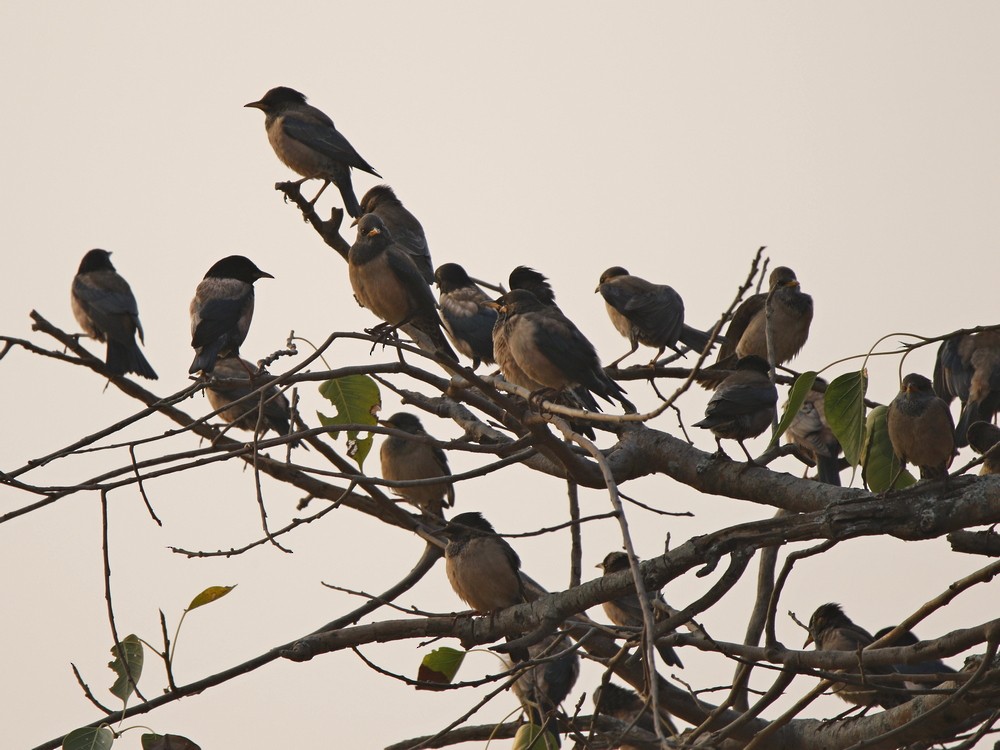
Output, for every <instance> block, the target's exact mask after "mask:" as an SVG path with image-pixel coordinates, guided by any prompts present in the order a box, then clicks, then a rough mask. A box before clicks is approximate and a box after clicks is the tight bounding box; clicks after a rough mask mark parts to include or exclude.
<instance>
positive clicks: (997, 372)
mask: <svg viewBox="0 0 1000 750" xmlns="http://www.w3.org/2000/svg"><path fill="white" fill-rule="evenodd" d="M934 392H935V393H936V394H937V395H938V396H940V397H941V398H942V399H944V401H945V403H948V404H950V403H951V402H952V399H954V398H955V397H956V396H957V397H958V400H959V401H960V402H961V404H962V410H961V412H960V414H959V417H958V424H957V425H956V426H955V444H956V445H957V446H958V447H962V446H963V445H968V442H969V441H968V438H967V437H966V434H967V433H968V431H969V425H971V424H972V423H973V422H979V421H983V422H992V421H993V420H994V418H995V417H996V413H997V410H998V409H1000V331H982V332H980V333H973V334H966V335H964V336H956V337H953V338H949V339H945V340H944V341H942V342H941V346H940V347H939V348H938V353H937V362H936V363H935V365H934Z"/></svg>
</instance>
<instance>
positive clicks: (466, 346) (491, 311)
mask: <svg viewBox="0 0 1000 750" xmlns="http://www.w3.org/2000/svg"><path fill="white" fill-rule="evenodd" d="M434 280H435V282H436V283H437V287H438V292H439V294H438V305H439V306H440V308H441V321H442V323H444V330H445V332H446V333H447V334H448V338H450V339H451V341H452V343H453V344H454V345H455V348H456V349H458V351H460V352H461V353H462V354H464V355H465V356H466V357H468V358H469V359H471V360H472V367H473V369H475V368H477V367H479V363H480V362H485V363H487V364H493V362H494V358H493V326H494V325H496V322H497V311H496V308H495V307H493V306H491V304H490V298H489V297H488V296H486V292H484V291H483V290H482V289H480V288H479V287H478V286H477V285H476V284H475V283H474V282H473V281H472V279H470V278H469V274H468V273H466V271H465V269H464V268H462V266H460V265H458V263H445V264H443V265H440V266H438V268H437V270H436V271H435V272H434Z"/></svg>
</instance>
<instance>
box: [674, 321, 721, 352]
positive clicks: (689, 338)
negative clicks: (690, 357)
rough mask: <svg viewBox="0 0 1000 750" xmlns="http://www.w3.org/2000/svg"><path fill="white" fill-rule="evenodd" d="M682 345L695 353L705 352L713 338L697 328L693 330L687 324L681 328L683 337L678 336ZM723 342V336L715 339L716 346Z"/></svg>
mask: <svg viewBox="0 0 1000 750" xmlns="http://www.w3.org/2000/svg"><path fill="white" fill-rule="evenodd" d="M678 338H679V339H680V341H681V343H682V344H684V346H688V347H691V349H692V350H693V351H696V352H703V351H705V347H706V346H708V342H709V340H710V339H711V338H712V337H711V336H710V335H709V334H708V333H706V332H705V331H699V330H698V329H697V328H692V327H691V326H689V325H688V324H687V323H685V324H684V325H683V326H682V327H681V335H680V336H678ZM722 341H723V339H722V337H721V336H717V337H716V339H715V344H716V345H718V344H721V343H722Z"/></svg>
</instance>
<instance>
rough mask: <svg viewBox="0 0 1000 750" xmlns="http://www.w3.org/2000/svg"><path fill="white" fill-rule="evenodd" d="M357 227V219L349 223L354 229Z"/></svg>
mask: <svg viewBox="0 0 1000 750" xmlns="http://www.w3.org/2000/svg"><path fill="white" fill-rule="evenodd" d="M357 225H358V220H357V219H355V220H354V221H352V222H351V226H352V227H356V226H357Z"/></svg>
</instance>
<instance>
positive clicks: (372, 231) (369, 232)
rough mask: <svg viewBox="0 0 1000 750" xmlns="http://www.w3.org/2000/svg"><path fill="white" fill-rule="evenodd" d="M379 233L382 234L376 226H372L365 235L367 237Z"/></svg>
mask: <svg viewBox="0 0 1000 750" xmlns="http://www.w3.org/2000/svg"><path fill="white" fill-rule="evenodd" d="M380 234H382V232H381V231H380V230H379V228H378V227H372V228H371V229H370V230H369V231H368V235H367V236H368V237H376V236H377V235H380Z"/></svg>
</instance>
